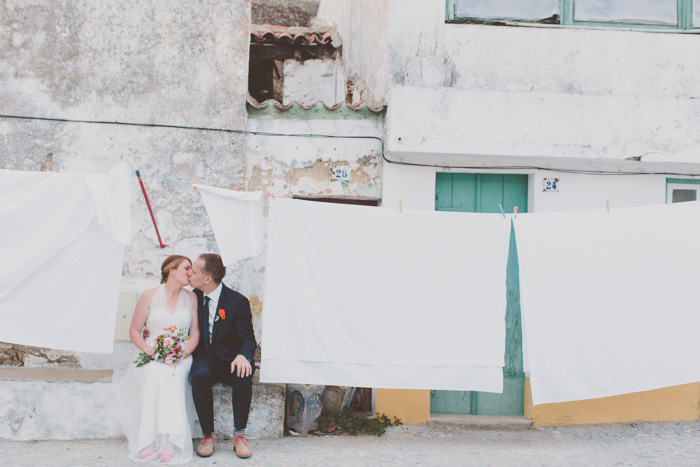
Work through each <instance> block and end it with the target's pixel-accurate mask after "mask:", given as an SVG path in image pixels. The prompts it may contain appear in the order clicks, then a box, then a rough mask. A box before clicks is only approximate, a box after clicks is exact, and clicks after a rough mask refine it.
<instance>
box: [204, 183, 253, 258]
mask: <svg viewBox="0 0 700 467" xmlns="http://www.w3.org/2000/svg"><path fill="white" fill-rule="evenodd" d="M197 190H198V191H199V193H200V194H201V195H202V201H203V202H204V206H205V207H206V209H207V215H208V216H209V222H210V223H211V227H212V230H214V237H215V238H216V244H217V245H218V246H219V252H220V253H221V259H222V260H223V262H224V264H225V265H228V264H231V263H234V262H236V261H238V260H241V259H245V258H250V257H252V256H257V255H261V254H262V253H263V250H264V247H263V243H264V239H263V235H264V233H263V202H262V192H260V191H251V192H239V191H233V190H225V189H223V188H215V187H210V186H203V185H197Z"/></svg>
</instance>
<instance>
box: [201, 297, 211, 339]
mask: <svg viewBox="0 0 700 467" xmlns="http://www.w3.org/2000/svg"><path fill="white" fill-rule="evenodd" d="M209 300H211V299H210V298H209V297H207V296H206V295H205V296H204V329H202V331H203V332H204V344H205V345H206V347H207V348H209V344H210V343H211V336H210V335H209Z"/></svg>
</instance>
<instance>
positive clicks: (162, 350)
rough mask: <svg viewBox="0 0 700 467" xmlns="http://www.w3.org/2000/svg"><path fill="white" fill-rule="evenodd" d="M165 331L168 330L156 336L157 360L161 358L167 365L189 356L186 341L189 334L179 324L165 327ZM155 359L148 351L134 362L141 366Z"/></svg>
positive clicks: (138, 366) (142, 353) (137, 366)
mask: <svg viewBox="0 0 700 467" xmlns="http://www.w3.org/2000/svg"><path fill="white" fill-rule="evenodd" d="M164 331H166V332H165V333H164V334H161V335H160V336H158V337H156V343H155V344H156V351H155V355H156V358H155V360H161V361H162V362H163V363H165V364H166V365H172V364H173V363H177V362H179V361H180V360H182V359H183V358H185V357H187V354H186V353H185V343H186V342H187V340H188V339H189V336H187V335H186V334H185V332H184V331H183V330H182V329H178V328H177V326H170V327H169V328H165V329H164ZM153 360H154V358H153V357H151V356H150V355H148V354H147V353H146V352H141V353H140V354H139V356H138V357H136V360H134V363H135V364H136V368H141V367H142V366H144V365H145V364H147V363H150V362H152V361H153Z"/></svg>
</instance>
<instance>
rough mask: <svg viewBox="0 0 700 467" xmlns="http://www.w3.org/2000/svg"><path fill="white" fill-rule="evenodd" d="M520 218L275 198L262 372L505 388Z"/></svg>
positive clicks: (374, 383) (317, 380)
mask: <svg viewBox="0 0 700 467" xmlns="http://www.w3.org/2000/svg"><path fill="white" fill-rule="evenodd" d="M509 235H510V220H506V219H503V218H502V216H501V215H500V214H498V215H496V214H466V213H452V212H429V211H408V210H405V211H404V212H403V214H400V213H399V212H398V211H397V210H393V209H380V208H373V207H363V206H352V205H339V204H326V203H317V202H311V201H298V200H288V199H276V200H273V201H272V202H271V207H270V214H269V230H268V250H267V264H266V269H265V299H264V313H263V330H262V332H263V336H262V337H263V340H264V344H263V345H262V349H263V350H262V360H263V361H262V365H261V381H265V382H288V383H306V384H331V385H346V386H363V387H379V388H404V389H447V390H449V389H452V390H477V391H489V392H501V391H502V385H503V381H502V367H503V363H504V350H505V309H506V264H507V259H508V246H509V242H508V239H509Z"/></svg>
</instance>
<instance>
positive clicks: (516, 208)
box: [513, 206, 518, 218]
mask: <svg viewBox="0 0 700 467" xmlns="http://www.w3.org/2000/svg"><path fill="white" fill-rule="evenodd" d="M513 211H515V216H513V217H515V218H517V217H518V207H517V206H515V207H514V208H513Z"/></svg>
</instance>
